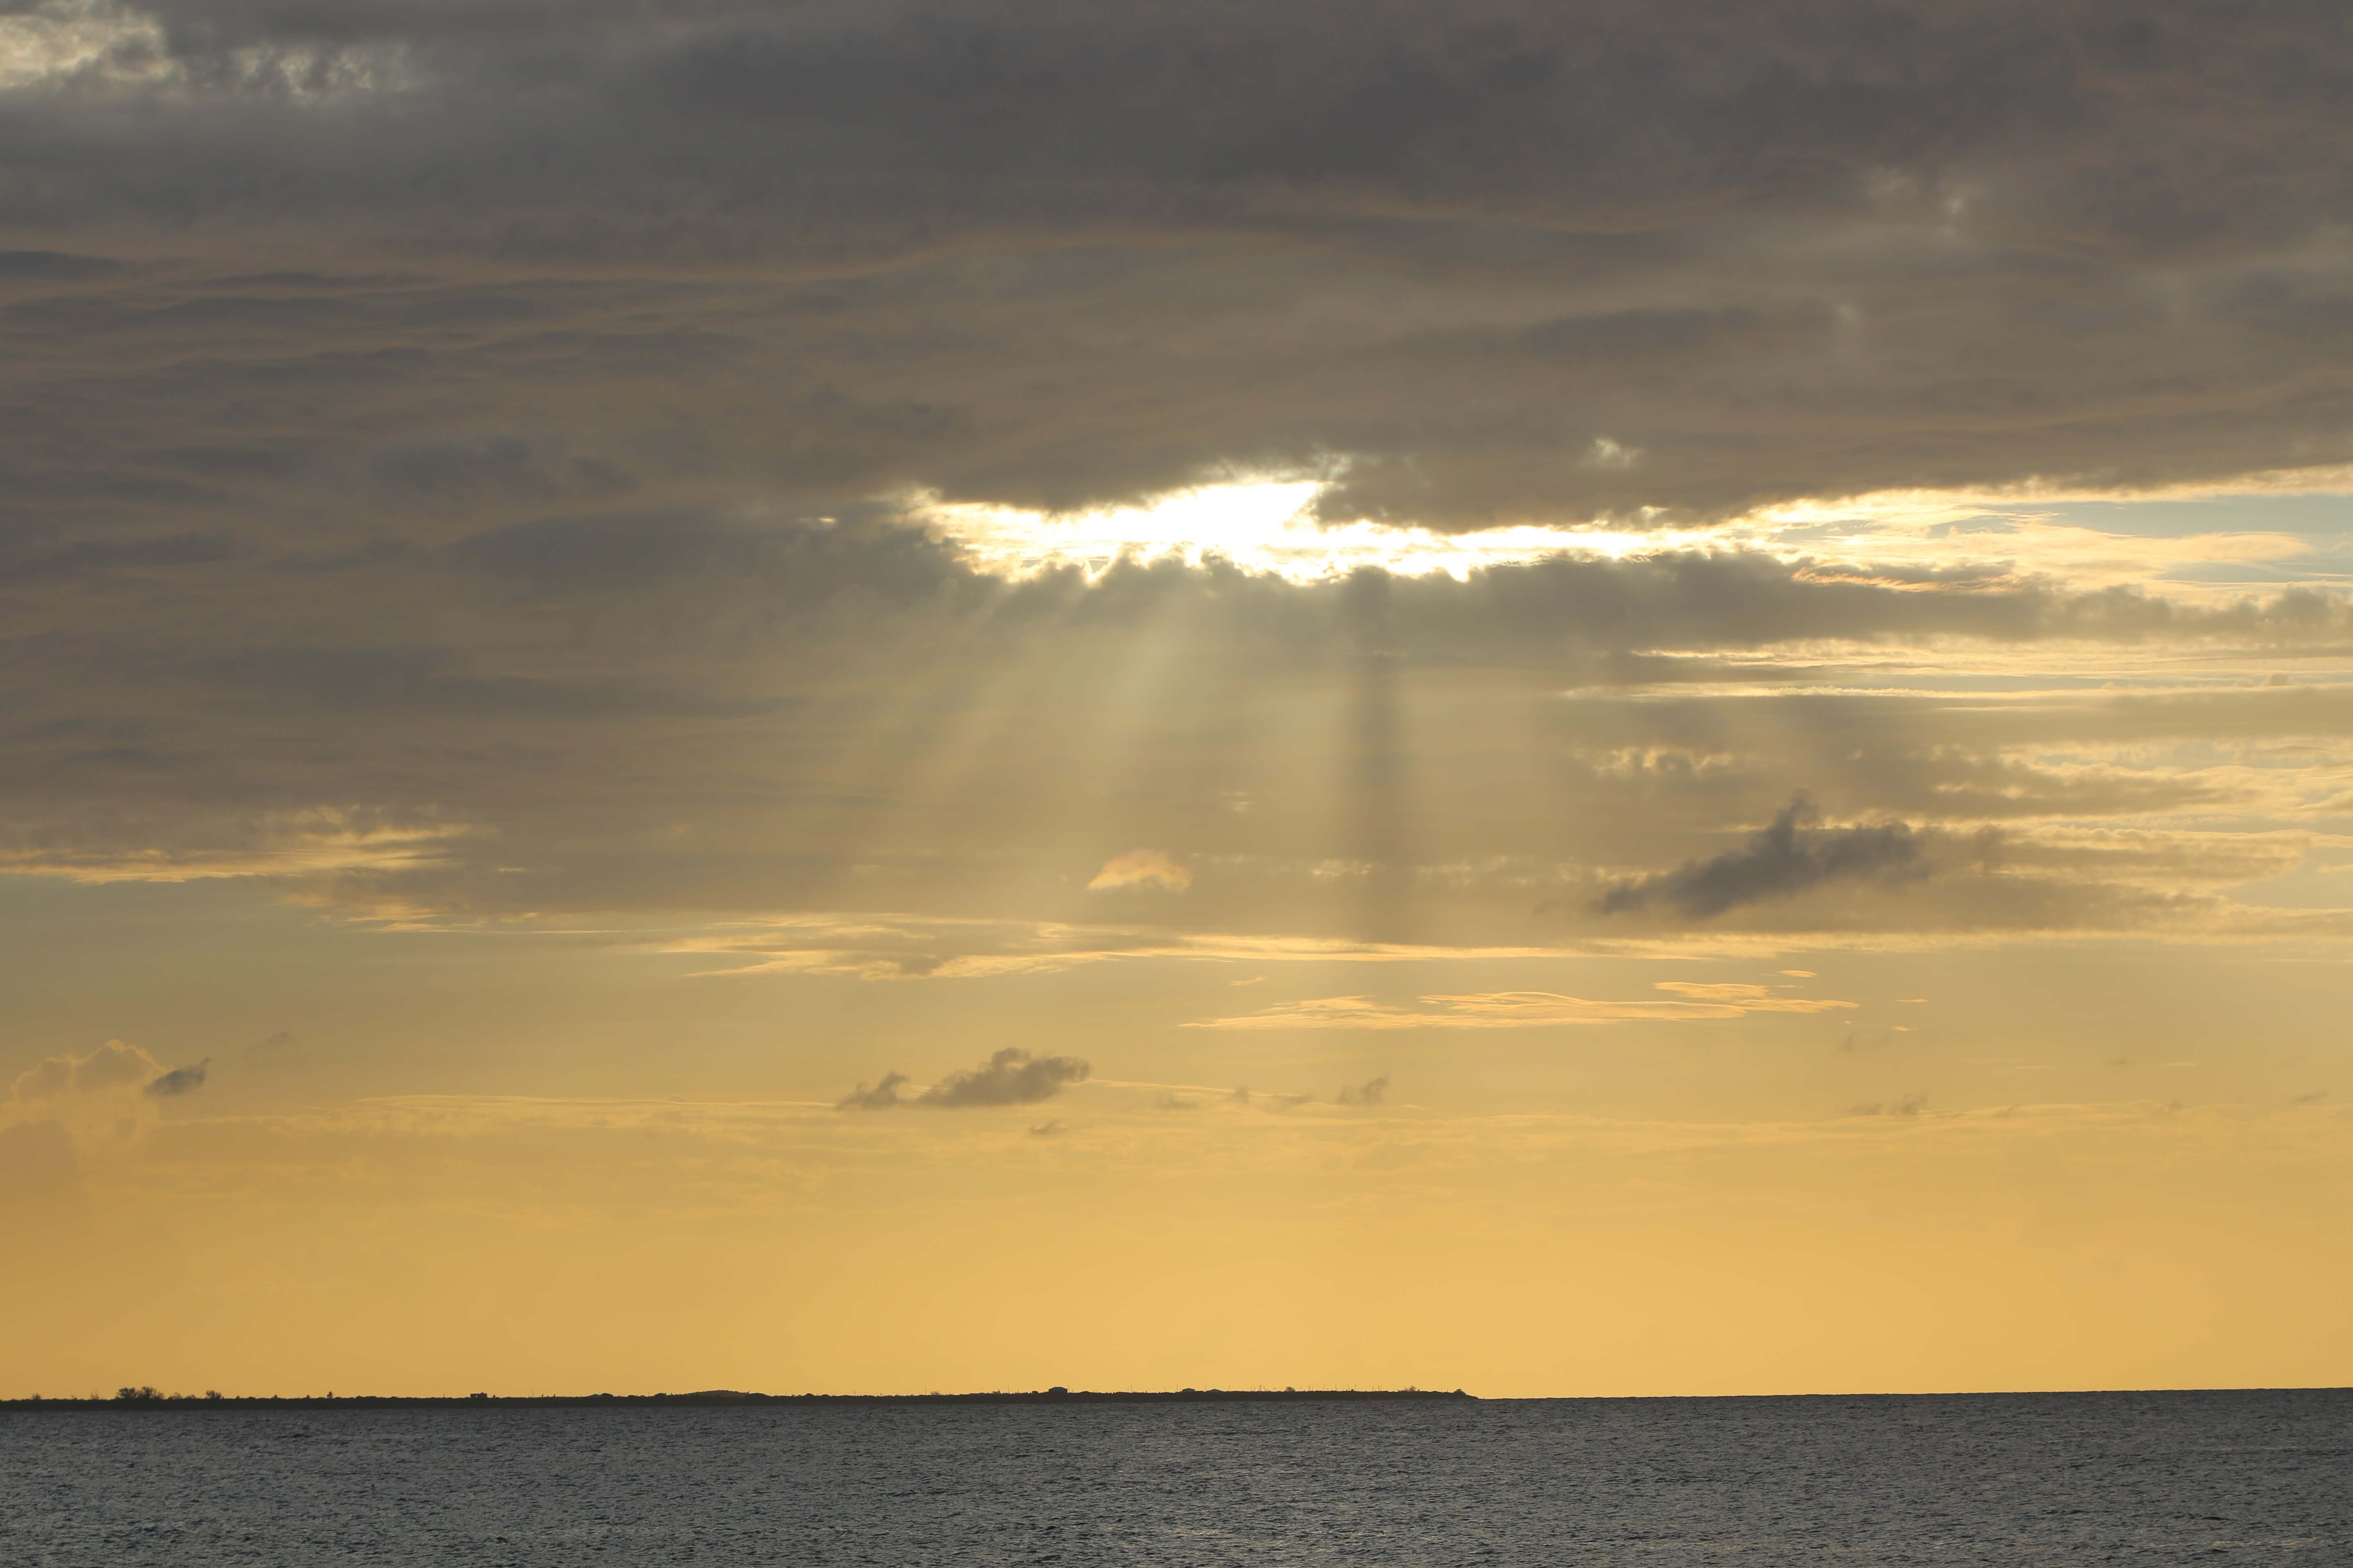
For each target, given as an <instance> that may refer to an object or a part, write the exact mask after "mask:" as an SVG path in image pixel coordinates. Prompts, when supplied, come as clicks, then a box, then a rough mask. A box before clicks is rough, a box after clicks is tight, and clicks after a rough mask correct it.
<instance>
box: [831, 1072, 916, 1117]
mask: <svg viewBox="0 0 2353 1568" xmlns="http://www.w3.org/2000/svg"><path fill="white" fill-rule="evenodd" d="M906 1081H907V1075H906V1074H905V1073H902V1072H892V1073H884V1074H883V1075H882V1081H881V1083H878V1084H872V1085H868V1084H864V1083H860V1085H859V1086H858V1087H857V1088H856V1089H851V1090H850V1091H849V1093H848V1094H846V1095H843V1096H842V1097H841V1100H839V1103H837V1104H836V1105H835V1106H834V1109H835V1110H891V1109H892V1107H894V1106H899V1105H903V1104H905V1103H906V1101H904V1100H901V1099H900V1098H899V1087H900V1085H902V1084H903V1083H905V1082H906Z"/></svg>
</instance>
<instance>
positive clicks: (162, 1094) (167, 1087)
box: [140, 1057, 213, 1100]
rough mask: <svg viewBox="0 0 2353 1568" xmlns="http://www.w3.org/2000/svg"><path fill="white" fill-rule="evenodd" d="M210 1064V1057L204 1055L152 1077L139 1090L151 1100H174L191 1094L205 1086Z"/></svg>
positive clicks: (210, 1068)
mask: <svg viewBox="0 0 2353 1568" xmlns="http://www.w3.org/2000/svg"><path fill="white" fill-rule="evenodd" d="M212 1065H213V1064H212V1058H210V1057H206V1058H205V1059H204V1060H203V1061H200V1062H195V1063H193V1064H191V1065H190V1066H187V1067H184V1068H173V1069H172V1070H171V1071H170V1072H167V1073H165V1074H164V1075H163V1076H162V1077H160V1078H157V1079H152V1080H151V1081H150V1082H149V1083H148V1084H147V1086H146V1087H145V1088H144V1089H142V1090H141V1091H140V1092H141V1093H142V1094H145V1095H146V1096H147V1097H148V1098H149V1099H151V1100H174V1099H176V1098H178V1097H179V1096H181V1095H184V1094H193V1093H195V1091H196V1090H197V1089H202V1088H204V1087H205V1079H206V1077H207V1076H208V1075H209V1074H210V1073H211V1071H212Z"/></svg>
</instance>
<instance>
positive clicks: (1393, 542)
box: [913, 479, 1712, 583]
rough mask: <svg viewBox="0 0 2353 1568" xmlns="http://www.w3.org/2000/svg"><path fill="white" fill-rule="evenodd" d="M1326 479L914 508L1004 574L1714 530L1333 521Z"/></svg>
mask: <svg viewBox="0 0 2353 1568" xmlns="http://www.w3.org/2000/svg"><path fill="white" fill-rule="evenodd" d="M1323 489H1324V481H1322V480H1320V479H1275V480H1261V481H1257V482H1246V483H1240V484H1222V485H1202V486H1199V487H1198V488H1196V489H1186V490H1176V491H1173V492H1171V493H1170V494H1167V495H1165V496H1157V497H1155V498H1153V499H1152V500H1149V501H1146V502H1144V503H1143V504H1140V505H1136V506H1120V507H1103V508H1099V509H1097V510H1091V511H1078V512H1041V511H1029V510H1022V509H1020V508H1017V507H1005V506H990V505H987V504H983V503H979V502H943V501H938V500H932V499H929V498H923V499H921V500H918V501H917V502H916V504H915V505H914V506H913V513H914V515H915V516H916V517H917V518H918V519H919V520H920V521H923V523H924V524H925V525H926V526H927V527H929V528H931V529H932V530H933V531H934V532H936V533H938V534H939V535H940V536H941V537H943V538H945V539H947V540H950V541H952V542H954V543H955V545H956V546H957V547H958V548H959V549H961V550H962V551H963V552H965V557H966V559H968V560H969V561H970V562H971V563H973V565H975V566H976V567H977V568H978V569H979V570H981V571H983V572H987V573H989V574H992V575H994V576H999V577H1027V576H1030V575H1033V574H1037V573H1039V572H1043V571H1048V570H1051V569H1053V568H1056V567H1068V566H1075V567H1078V568H1079V569H1081V570H1082V571H1083V572H1084V573H1086V574H1087V576H1088V577H1089V578H1090V579H1092V578H1095V577H1099V576H1101V575H1102V574H1103V573H1104V572H1106V571H1108V570H1110V569H1111V568H1112V567H1113V565H1115V564H1116V563H1119V562H1121V561H1129V562H1134V563H1152V562H1155V561H1166V560H1177V561H1182V562H1184V563H1186V564H1187V565H1188V566H1199V565H1202V564H1204V563H1208V562H1212V561H1223V562H1226V563H1230V564H1232V565H1234V566H1237V567H1239V568H1240V569H1241V570H1242V571H1245V572H1250V573H1256V574H1262V575H1269V576H1276V577H1282V578H1286V579H1288V580H1289V581H1291V582H1293V583H1314V582H1320V581H1322V580H1324V579H1326V578H1331V577H1343V576H1345V575H1347V574H1349V573H1351V572H1354V571H1356V570H1359V569H1360V568H1365V567H1378V568H1379V569H1381V570H1382V571H1385V572H1388V573H1389V574H1393V575H1395V576H1399V577H1426V576H1430V575H1431V574H1435V573H1440V572H1443V573H1445V574H1447V575H1449V576H1451V577H1452V578H1454V579H1456V580H1457V581H1458V582H1459V581H1463V580H1466V579H1468V578H1469V577H1470V575H1471V574H1472V573H1473V572H1475V571H1478V570H1479V569H1480V568H1482V567H1485V566H1500V565H1507V564H1511V563H1518V562H1528V561H1537V560H1541V559H1543V558H1544V557H1546V556H1549V555H1560V554H1579V555H1609V556H1620V555H1626V554H1631V553H1635V552H1643V551H1656V550H1673V549H1687V548H1690V547H1692V546H1693V545H1694V544H1699V543H1702V542H1704V541H1705V540H1707V539H1708V538H1710V537H1712V535H1709V534H1705V533H1701V532H1698V531H1691V530H1661V531H1656V532H1649V533H1631V532H1626V531H1618V530H1604V529H1590V528H1562V527H1546V526H1540V525H1535V524H1520V525H1516V526H1514V527H1509V528H1489V529H1481V530H1478V531H1474V532H1470V533H1440V532H1438V531H1435V530H1433V529H1427V528H1413V527H1398V526H1396V525H1394V524H1390V523H1381V522H1368V521H1356V522H1339V523H1327V522H1322V521H1318V520H1317V519H1316V517H1315V515H1314V502H1315V498H1316V496H1317V495H1318V494H1319V493H1320V492H1321V491H1322V490H1323Z"/></svg>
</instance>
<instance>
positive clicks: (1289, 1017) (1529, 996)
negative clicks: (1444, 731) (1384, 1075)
mask: <svg viewBox="0 0 2353 1568" xmlns="http://www.w3.org/2000/svg"><path fill="white" fill-rule="evenodd" d="M1659 989H1661V990H1662V991H1672V992H1674V993H1676V994H1678V995H1680V996H1682V997H1683V998H1684V999H1683V1000H1681V1001H1673V1002H1644V1001H1631V1002H1608V1001H1592V1000H1588V999H1587V998H1585V997H1582V996H1567V995H1563V994H1559V993H1557V992H1552V991H1488V992H1478V993H1472V994H1463V995H1452V996H1448V995H1438V996H1424V997H1422V998H1421V1002H1422V1006H1421V1007H1419V1008H1414V1007H1403V1006H1397V1005H1391V1004H1388V1003H1382V1002H1375V1001H1373V1000H1372V999H1371V998H1369V997H1366V996H1324V997H1318V998H1315V999H1314V1000H1311V1001H1303V1002H1291V1003H1286V1004H1284V1005H1282V1006H1279V1007H1269V1008H1267V1009H1265V1010H1264V1011H1262V1012H1257V1013H1246V1014H1242V1015H1240V1016H1235V1017H1230V1018H1205V1019H1198V1020H1196V1021H1194V1022H1191V1023H1188V1024H1187V1025H1186V1026H1185V1027H1187V1028H1188V1029H1533V1028H1548V1027H1552V1026H1559V1025H1576V1024H1620V1023H1672V1022H1677V1021H1681V1020H1685V1019H1694V1018H1740V1017H1746V1016H1747V1015H1749V1014H1751V1013H1827V1012H1831V1011H1835V1010H1838V1009H1841V1008H1851V1007H1853V1006H1854V1005H1855V1004H1854V1003H1852V1002H1841V1001H1834V1000H1830V999H1826V998H1816V997H1803V996H1781V995H1777V994H1774V993H1773V992H1772V991H1771V990H1770V989H1768V988H1767V987H1766V986H1762V985H1746V984H1729V983H1727V984H1697V983H1694V982H1686V981H1676V980H1668V981H1662V982H1660V983H1659Z"/></svg>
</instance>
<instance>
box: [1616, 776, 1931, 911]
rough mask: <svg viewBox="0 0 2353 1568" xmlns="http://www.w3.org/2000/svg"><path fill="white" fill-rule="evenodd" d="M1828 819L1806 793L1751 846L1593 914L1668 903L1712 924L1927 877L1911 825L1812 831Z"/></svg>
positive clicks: (1656, 881) (1643, 882) (1629, 886)
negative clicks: (1838, 890) (1728, 916)
mask: <svg viewBox="0 0 2353 1568" xmlns="http://www.w3.org/2000/svg"><path fill="white" fill-rule="evenodd" d="M1818 816H1820V812H1819V810H1818V809H1817V808H1816V806H1815V805H1814V802H1813V798H1812V797H1811V796H1810V795H1806V794H1805V793H1804V792H1803V791H1800V792H1799V794H1798V795H1796V796H1794V797H1793V798H1792V799H1791V800H1790V802H1789V804H1788V805H1787V806H1785V807H1783V808H1782V810H1781V814H1780V815H1779V816H1776V817H1775V818H1774V819H1773V821H1772V824H1771V826H1767V827H1765V828H1763V829H1761V830H1760V831H1758V832H1757V833H1756V834H1755V835H1753V836H1752V837H1750V838H1749V840H1748V843H1747V845H1746V847H1743V848H1739V849H1730V850H1726V851H1725V853H1723V854H1721V855H1716V856H1712V857H1710V858H1707V859H1705V860H1686V861H1684V862H1683V864H1682V865H1681V866H1679V867H1677V868H1675V869H1673V870H1672V871H1662V872H1661V873H1659V874H1658V875H1657V876H1653V877H1644V878H1641V879H1639V880H1636V881H1631V882H1623V883H1620V884H1619V885H1618V886H1617V887H1615V888H1612V889H1609V891H1608V892H1607V893H1604V894H1603V895H1602V896H1601V897H1600V898H1599V900H1595V903H1594V906H1593V907H1594V908H1595V910H1598V911H1599V912H1600V913H1602V914H1605V915H1615V914H1627V913H1632V912H1636V911H1640V910H1647V909H1650V908H1651V907H1652V906H1653V905H1657V904H1664V905H1667V906H1668V907H1670V908H1671V909H1672V910H1674V911H1675V912H1676V913H1678V914H1680V915H1682V916H1683V917H1684V918H1685V919H1688V920H1707V919H1709V918H1710V917H1712V916H1715V915H1720V914H1722V913H1724V912H1725V910H1732V909H1737V908H1739V907H1740V906H1741V905H1743V904H1753V903H1758V902H1761V901H1763V900H1768V899H1786V898H1788V897H1790V896H1791V895H1793V894H1796V893H1801V892H1803V891H1805V890H1806V889H1809V888H1811V887H1814V886H1816V885H1817V884H1819V883H1822V882H1835V881H1855V880H1862V879H1867V878H1895V879H1905V878H1913V877H1922V876H1926V874H1927V866H1926V861H1925V859H1924V858H1923V856H1922V853H1921V845H1920V837H1919V835H1917V834H1915V832H1913V830H1912V829H1911V827H1910V826H1906V825H1905V824H1904V823H1901V822H1892V823H1887V824H1885V825H1883V826H1875V827H1833V828H1817V827H1813V826H1810V824H1811V823H1813V822H1814V820H1815V819H1816V818H1817V817H1818Z"/></svg>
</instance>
